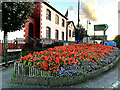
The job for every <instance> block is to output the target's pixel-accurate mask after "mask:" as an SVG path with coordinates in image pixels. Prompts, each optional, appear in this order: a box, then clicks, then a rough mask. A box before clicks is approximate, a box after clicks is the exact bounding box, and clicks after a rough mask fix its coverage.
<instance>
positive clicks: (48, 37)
mask: <svg viewBox="0 0 120 90" xmlns="http://www.w3.org/2000/svg"><path fill="white" fill-rule="evenodd" d="M46 34H47V35H46V38H47V39H50V28H49V27H47V30H46Z"/></svg>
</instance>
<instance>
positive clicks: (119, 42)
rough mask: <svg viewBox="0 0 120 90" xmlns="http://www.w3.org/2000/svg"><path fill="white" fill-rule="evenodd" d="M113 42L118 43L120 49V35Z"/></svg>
mask: <svg viewBox="0 0 120 90" xmlns="http://www.w3.org/2000/svg"><path fill="white" fill-rule="evenodd" d="M113 41H114V42H116V44H117V47H118V48H120V35H117V36H116V37H115V38H114V40H113Z"/></svg>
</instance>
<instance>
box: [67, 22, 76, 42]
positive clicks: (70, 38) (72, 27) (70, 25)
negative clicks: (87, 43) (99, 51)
mask: <svg viewBox="0 0 120 90" xmlns="http://www.w3.org/2000/svg"><path fill="white" fill-rule="evenodd" d="M69 30H71V37H69V34H70V33H69ZM74 30H75V28H74V26H73V24H72V23H70V24H69V25H68V41H75V37H73V31H74Z"/></svg>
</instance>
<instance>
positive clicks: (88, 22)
mask: <svg viewBox="0 0 120 90" xmlns="http://www.w3.org/2000/svg"><path fill="white" fill-rule="evenodd" d="M88 24H91V23H90V20H87V30H86V35H87V31H88ZM86 41H87V43H88V36H87V39H86Z"/></svg>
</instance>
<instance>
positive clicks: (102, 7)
mask: <svg viewBox="0 0 120 90" xmlns="http://www.w3.org/2000/svg"><path fill="white" fill-rule="evenodd" d="M118 1H120V0H80V24H82V25H83V26H84V27H85V28H86V25H87V20H90V21H91V25H89V26H88V27H89V28H88V33H89V35H93V34H94V25H96V24H108V26H109V28H108V30H107V31H106V34H107V35H108V40H113V39H114V37H115V36H116V35H117V34H118V16H120V14H119V15H118V9H119V10H120V5H118ZM49 2H50V5H52V6H53V7H54V8H56V9H57V10H58V11H60V12H61V13H62V14H64V15H65V13H66V11H67V9H68V19H69V20H72V21H74V22H75V24H77V21H78V16H77V6H78V3H77V2H78V0H49ZM119 22H120V18H119ZM119 24H120V23H119ZM17 32H19V31H17ZM96 34H101V35H103V32H102V31H100V32H96ZM2 37H3V34H2V33H1V32H0V39H1V38H2ZM8 37H11V36H10V35H9V36H8Z"/></svg>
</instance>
